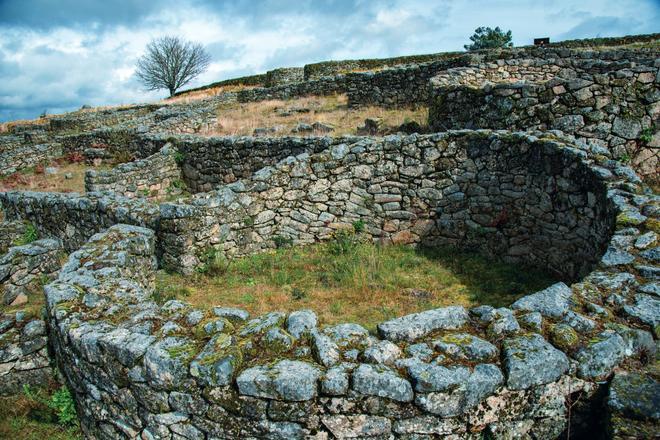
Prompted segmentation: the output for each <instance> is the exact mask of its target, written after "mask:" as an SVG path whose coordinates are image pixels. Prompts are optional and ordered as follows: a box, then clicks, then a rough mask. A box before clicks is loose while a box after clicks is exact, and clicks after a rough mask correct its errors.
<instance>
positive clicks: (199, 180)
mask: <svg viewBox="0 0 660 440" xmlns="http://www.w3.org/2000/svg"><path fill="white" fill-rule="evenodd" d="M168 139H169V140H171V141H172V142H173V143H174V144H175V145H176V148H177V149H178V151H179V152H180V153H181V156H182V159H181V168H182V171H183V177H184V180H185V182H186V184H187V186H188V188H189V189H190V191H191V192H194V193H196V192H206V191H210V190H212V189H215V188H217V187H219V186H221V185H223V184H226V183H231V182H235V181H236V180H238V179H242V178H248V177H250V176H252V174H253V173H255V172H256V171H258V170H259V169H261V168H263V167H264V166H269V165H274V164H276V163H277V162H279V161H280V160H282V159H284V158H285V157H288V156H296V155H298V154H301V153H306V152H307V153H313V152H320V151H323V150H325V149H327V148H328V147H329V146H330V145H332V144H335V143H340V142H341V141H337V140H335V139H333V138H329V137H328V138H318V137H313V138H311V137H310V138H299V137H289V138H252V137H210V138H201V137H193V136H175V137H171V138H168ZM150 140H151V141H152V142H153V143H154V144H158V143H159V142H163V137H159V138H157V137H152V138H150Z"/></svg>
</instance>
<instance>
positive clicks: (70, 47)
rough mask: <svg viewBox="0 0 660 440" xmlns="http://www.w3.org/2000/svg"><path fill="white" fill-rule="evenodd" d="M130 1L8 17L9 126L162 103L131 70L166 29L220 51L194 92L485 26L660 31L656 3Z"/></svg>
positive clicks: (429, 43) (592, 32)
mask: <svg viewBox="0 0 660 440" xmlns="http://www.w3.org/2000/svg"><path fill="white" fill-rule="evenodd" d="M10 1H13V2H14V3H13V4H12V7H13V9H11V13H12V15H11V16H12V17H14V16H16V15H17V14H18V15H19V16H20V14H19V12H21V11H22V10H23V9H24V12H25V13H26V14H28V13H42V15H44V17H49V15H48V14H46V13H47V12H49V11H43V10H42V9H43V8H41V9H40V10H39V11H37V10H30V8H31V6H30V4H31V1H33V2H34V1H38V0H31V1H24V3H20V2H18V0H10ZM75 1H76V0H68V3H72V2H73V3H75ZM85 1H86V2H87V3H90V4H92V3H93V4H94V5H97V4H96V3H94V2H91V0H85ZM104 1H105V0H104ZM87 3H86V5H87ZM124 3H126V2H124ZM17 5H18V6H17ZM35 5H36V3H35ZM127 5H129V6H130V7H132V8H133V9H131V10H130V11H131V13H129V12H127V11H125V10H122V11H119V12H121V14H119V12H118V13H117V17H110V15H109V12H108V10H109V9H108V8H107V7H105V6H103V5H102V4H101V2H98V5H97V6H98V7H90V8H89V10H90V11H95V13H94V14H92V15H90V17H89V19H88V20H87V21H85V17H84V16H83V15H81V14H77V15H75V20H73V19H72V20H68V15H67V14H62V13H59V12H58V11H50V12H52V14H51V15H52V16H53V17H55V18H53V19H52V20H50V21H52V23H53V24H52V25H50V21H49V20H44V22H45V24H44V23H36V24H33V25H32V27H27V26H28V25H27V24H26V23H30V21H29V20H28V19H26V18H23V19H19V18H20V17H19V18H16V20H15V21H14V22H11V21H9V20H3V19H2V18H0V120H3V119H4V120H6V119H12V118H19V117H30V116H36V115H38V114H39V113H40V112H41V111H42V110H43V109H48V110H49V111H51V112H52V111H55V110H56V109H60V110H61V109H74V108H78V107H80V106H81V105H83V104H90V105H109V104H119V103H129V102H143V101H147V100H154V99H157V98H158V97H162V96H164V93H159V92H145V91H144V90H142V89H141V86H140V84H139V83H138V82H137V81H136V79H135V77H134V75H133V72H134V66H135V62H136V60H137V58H138V57H139V56H140V55H141V54H142V52H143V51H144V48H145V46H146V44H147V43H148V42H149V41H150V40H151V39H152V38H154V37H158V36H162V35H166V34H169V35H172V34H176V35H182V36H183V37H185V38H187V39H190V40H194V41H199V42H202V43H203V44H205V45H206V46H207V47H208V48H209V50H210V51H211V54H212V56H213V62H212V64H211V65H210V67H209V69H208V71H207V72H206V73H204V74H203V75H201V76H200V77H199V78H198V79H197V80H196V81H194V82H193V83H192V84H191V86H195V85H202V84H206V83H209V82H214V81H218V80H221V79H226V78H228V77H232V76H237V75H244V74H250V73H259V72H263V71H265V70H267V69H271V68H275V67H284V66H293V65H298V66H300V65H303V64H305V63H309V62H315V61H322V60H327V59H345V58H360V57H386V56H394V55H404V54H414V53H432V52H440V51H448V50H462V46H463V44H465V43H467V42H468V36H469V35H470V34H471V33H472V32H473V31H474V29H475V28H476V27H478V26H481V25H486V26H496V25H499V26H500V27H502V28H503V29H511V30H512V31H513V36H514V42H515V44H516V45H523V44H529V43H530V42H531V39H532V38H534V37H538V36H549V37H550V38H551V39H552V40H557V39H559V38H577V37H579V38H583V37H587V36H597V35H600V36H609V35H612V34H632V33H640V32H654V31H655V32H657V31H659V30H660V29H658V25H657V23H659V22H660V5H658V3H657V1H654V0H598V1H597V0H583V1H582V2H580V3H576V2H571V1H568V0H564V1H560V0H548V1H544V2H540V1H537V0H524V1H513V0H489V1H486V0H482V1H474V0H472V1H469V0H452V1H450V0H437V1H423V0H375V1H371V0H370V1H367V0H334V1H330V0H327V1H324V2H321V1H314V2H311V1H305V0H298V1H291V2H284V1H283V0H280V1H275V0H271V1H269V2H266V1H259V0H252V1H250V2H242V3H239V2H235V3H226V2H225V3H215V2H214V3H211V2H209V3H207V4H204V3H203V2H201V1H200V0H183V1H177V2H176V3H174V2H173V1H172V0H154V3H153V4H152V5H150V6H149V7H145V6H144V4H141V3H140V4H138V3H127ZM163 5H165V6H163ZM174 5H176V7H175V6H174ZM2 7H3V6H2V3H0V15H2V11H3V10H2ZM32 7H33V8H35V9H36V7H35V6H32ZM21 8H23V9H21ZM51 8H53V9H54V8H55V7H51ZM17 11H18V12H17ZM56 12H57V13H56ZM90 14H91V13H90ZM131 14H133V15H131ZM6 16H7V17H9V14H7V15H6ZM67 20H68V21H67Z"/></svg>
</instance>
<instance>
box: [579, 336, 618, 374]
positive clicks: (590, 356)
mask: <svg viewBox="0 0 660 440" xmlns="http://www.w3.org/2000/svg"><path fill="white" fill-rule="evenodd" d="M625 356H626V342H625V341H624V340H623V338H622V337H621V336H619V335H618V334H617V333H615V332H613V331H604V332H602V333H601V334H599V335H598V337H597V338H596V340H595V341H592V342H590V343H589V344H588V345H587V346H586V347H585V348H583V349H582V350H580V351H579V352H578V354H577V356H576V357H575V358H576V360H577V361H578V362H579V365H578V376H579V377H581V378H583V379H603V378H605V377H606V376H608V375H609V374H610V372H611V371H612V369H613V368H614V367H616V366H617V365H618V364H619V363H621V361H623V359H624V358H625Z"/></svg>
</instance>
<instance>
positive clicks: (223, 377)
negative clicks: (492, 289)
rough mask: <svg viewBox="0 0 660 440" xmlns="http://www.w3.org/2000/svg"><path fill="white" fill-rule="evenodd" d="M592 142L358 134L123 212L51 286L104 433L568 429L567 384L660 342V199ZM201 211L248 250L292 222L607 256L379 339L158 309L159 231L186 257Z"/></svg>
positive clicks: (581, 258) (61, 336) (92, 415)
mask: <svg viewBox="0 0 660 440" xmlns="http://www.w3.org/2000/svg"><path fill="white" fill-rule="evenodd" d="M590 154H591V153H590V152H589V151H588V149H585V148H584V147H580V146H577V145H570V144H567V143H565V142H562V141H560V140H558V139H539V138H537V137H534V136H530V135H523V134H511V133H506V132H488V131H477V132H471V131H460V132H449V133H440V134H436V135H429V136H408V137H398V136H395V137H391V138H386V139H384V140H374V139H369V138H349V139H348V140H346V139H344V140H340V141H338V143H337V144H335V145H332V146H330V148H329V149H328V150H327V151H326V152H322V153H317V154H312V155H302V156H298V157H297V158H291V159H287V160H285V161H283V162H280V163H279V164H277V166H274V167H269V168H267V169H265V170H262V171H259V172H257V173H255V175H254V177H253V178H252V179H247V180H244V181H239V182H237V183H234V184H232V185H229V186H227V187H223V188H220V189H219V190H218V191H217V192H214V193H209V194H207V195H205V196H201V195H200V196H198V197H197V198H196V199H195V200H194V201H193V202H191V204H190V205H185V206H187V207H184V206H181V205H171V206H169V207H166V208H163V209H161V218H160V221H159V222H158V223H157V224H158V228H157V229H158V230H156V231H154V230H151V229H147V228H143V227H136V226H127V225H115V226H113V227H111V228H110V229H108V230H107V231H105V232H102V233H100V234H97V235H95V236H93V237H92V238H91V239H90V240H89V241H88V242H87V243H86V244H85V245H83V247H82V248H81V249H80V250H79V251H76V252H74V253H73V254H72V255H71V256H70V258H69V261H68V263H67V264H66V265H65V266H64V267H63V269H62V271H61V274H60V276H59V279H58V281H56V282H54V283H52V284H49V285H48V286H46V288H45V291H46V298H47V304H48V306H47V309H48V317H49V327H50V340H51V343H52V345H53V347H54V351H55V353H56V359H57V362H58V365H59V367H60V369H61V370H62V371H63V373H64V375H65V377H66V380H67V384H68V385H69V387H70V388H71V389H72V391H73V393H74V394H75V397H76V403H77V407H78V411H79V415H80V418H81V421H82V425H83V429H84V430H85V432H86V434H87V435H88V436H89V437H91V438H107V439H115V438H138V437H140V438H146V439H151V438H157V439H161V438H167V439H170V438H188V439H205V438H287V439H288V438H319V439H321V438H361V437H376V438H390V437H401V438H430V437H432V436H448V435H455V436H457V437H458V438H472V437H479V436H480V435H482V434H483V433H484V432H488V433H490V434H492V435H494V436H496V437H511V436H524V435H528V436H532V437H534V438H556V437H557V436H559V435H560V433H561V432H562V431H563V430H564V428H565V426H566V422H567V409H566V408H567V407H566V405H565V403H566V399H568V398H576V393H578V394H579V393H582V394H584V398H583V399H584V400H585V401H588V400H589V398H590V397H592V396H594V395H595V391H596V388H597V385H596V382H597V381H602V380H604V379H606V378H607V377H608V376H609V374H610V372H611V371H612V369H613V368H614V367H616V366H617V365H619V364H620V363H622V362H624V361H625V359H626V358H627V357H635V356H638V355H639V354H640V353H649V352H654V350H655V345H654V339H653V338H654V336H655V337H657V336H658V335H657V334H655V335H652V334H651V333H650V332H649V331H647V330H645V329H651V330H652V331H654V332H657V329H658V327H657V325H658V324H659V322H658V321H659V316H660V313H658V312H659V310H660V308H659V304H660V302H659V301H657V298H656V297H655V296H653V295H657V283H654V282H653V280H654V279H657V277H658V268H657V266H655V264H657V263H655V262H656V261H657V259H658V257H657V252H658V248H657V247H654V246H655V244H656V240H657V236H656V233H655V232H653V229H654V228H655V229H657V225H658V217H659V209H658V200H657V198H656V197H653V196H644V195H639V194H637V192H638V191H639V187H638V186H637V183H636V182H638V180H637V178H636V177H635V176H634V174H633V173H631V172H630V170H629V169H628V168H626V167H622V166H620V165H619V164H618V163H616V162H611V161H604V162H602V163H594V162H593V161H592V160H591V158H590ZM319 182H322V184H321V185H319ZM312 187H313V188H316V189H319V188H321V190H319V191H316V192H315V191H312ZM273 194H276V195H277V197H270V196H272V195H273ZM269 195H270V196H269ZM356 195H357V196H360V197H356ZM317 197H318V199H317V200H313V199H311V198H317ZM388 204H389V205H388ZM322 205H324V206H326V207H327V208H326V209H323V208H322ZM263 208H267V209H263ZM311 208H314V209H316V210H318V211H319V212H315V211H314V210H313V209H311ZM267 211H270V212H268V214H267V215H264V214H263V213H264V212H267ZM189 213H194V215H189ZM323 213H327V214H331V215H333V216H334V217H335V220H336V221H335V222H324V221H322V220H320V218H321V216H322V214H323ZM245 214H247V215H248V216H249V217H250V218H252V217H254V221H248V222H246V221H244V219H245V217H244V215H245ZM617 214H618V223H617ZM196 215H203V216H206V217H205V219H204V221H203V222H202V223H201V224H204V225H207V226H208V227H209V231H212V233H210V234H207V233H206V232H205V231H204V230H199V229H193V230H192V231H193V232H194V234H195V236H197V237H201V238H200V239H199V242H198V243H197V244H199V247H200V248H201V245H202V244H206V245H208V244H215V245H216V246H218V247H221V248H222V249H223V250H224V251H226V252H229V251H230V250H232V249H234V250H235V252H234V253H235V254H238V253H240V252H238V250H242V251H245V252H247V251H255V250H259V249H262V248H267V247H269V246H270V245H271V243H270V242H269V240H272V238H271V236H272V235H275V234H281V233H283V232H284V231H288V232H289V233H290V234H293V235H294V236H295V238H296V241H298V242H306V241H312V240H314V239H316V238H322V237H324V236H327V234H328V233H329V232H331V231H332V230H334V228H335V227H336V224H338V225H341V224H350V221H351V220H355V219H365V220H367V221H366V223H367V224H368V226H369V227H368V228H367V231H368V232H369V233H371V234H372V235H373V236H374V238H379V239H384V240H395V239H398V238H401V237H402V236H403V235H405V234H403V233H404V232H405V231H409V232H410V234H408V235H407V236H408V237H409V238H410V240H407V241H410V242H424V243H431V244H436V245H446V244H457V245H470V246H472V245H478V246H481V247H482V248H484V249H487V250H490V251H491V252H493V253H496V254H498V255H503V256H507V257H509V258H518V259H520V260H522V261H532V262H535V263H536V264H538V265H541V266H545V267H548V268H551V269H553V270H555V271H557V272H559V273H561V274H562V275H563V276H564V277H565V278H566V279H574V278H577V277H578V276H579V275H580V274H581V273H584V272H588V271H589V270H592V269H593V266H594V265H598V269H597V271H596V272H591V273H589V274H588V275H587V276H586V278H584V279H583V280H582V282H580V283H577V284H574V285H572V286H570V287H569V286H567V285H566V284H564V283H557V284H555V285H553V286H551V287H549V288H547V289H545V290H543V291H540V292H537V293H534V294H530V295H528V296H526V297H523V298H521V299H520V300H518V301H516V303H514V304H513V305H512V306H511V307H510V308H500V309H494V308H492V307H489V306H480V307H476V308H474V309H471V310H466V309H464V308H463V307H459V306H452V307H446V308H441V309H434V310H429V311H425V312H421V313H417V314H414V315H408V316H404V317H400V318H397V319H394V320H391V321H388V322H384V323H381V324H380V325H379V326H378V336H375V335H372V334H369V333H368V332H367V331H366V330H365V329H364V328H362V327H361V326H359V325H356V324H340V325H335V326H331V327H328V326H323V325H322V324H320V323H318V322H317V319H316V315H315V314H314V313H313V311H309V310H304V311H297V312H293V313H290V314H288V315H287V314H284V313H280V312H276V311H274V312H272V313H269V314H267V315H264V316H259V317H254V318H252V319H250V317H249V315H248V313H247V312H245V311H243V310H239V309H229V308H223V307H222V304H219V305H218V306H219V307H216V308H215V309H213V310H197V309H195V308H193V307H191V306H189V305H186V304H184V303H181V302H179V301H170V302H168V303H166V304H165V305H163V306H158V305H157V304H156V303H154V302H153V301H152V300H151V299H150V298H151V293H152V292H153V277H154V271H155V269H156V258H155V255H154V254H155V247H156V246H155V243H156V241H159V248H161V249H163V250H164V252H165V253H167V252H168V251H167V248H168V243H171V242H170V241H168V237H170V238H171V237H172V236H173V235H174V236H177V235H176V233H178V234H179V235H178V236H177V237H178V238H177V240H178V241H179V242H188V243H189V244H190V243H195V240H194V237H192V236H190V235H186V234H190V231H191V229H190V228H189V227H185V226H192V225H194V223H193V222H194V221H195V219H196V217H195V216H196ZM300 215H302V216H303V217H304V218H312V219H313V218H316V220H309V221H308V222H307V223H305V221H303V220H302V218H303V217H300ZM314 216H316V217H314ZM209 219H211V220H212V219H215V220H216V221H215V223H214V222H213V221H210V222H209V223H206V222H207V220H209ZM257 219H258V220H257ZM296 219H297V220H296ZM293 220H295V221H296V222H297V223H299V224H300V225H301V226H296V225H295V224H294V223H293V222H292V221H293ZM388 222H389V223H388ZM335 223H336V224H335ZM386 225H391V226H386ZM422 226H423V227H422ZM163 231H169V232H167V233H164V232H163ZM296 231H297V232H296ZM216 233H218V234H220V233H221V234H223V236H224V240H221V241H215V237H216V235H215V234H216ZM612 233H614V235H612ZM232 234H234V235H232ZM268 234H270V235H268ZM295 234H298V235H295ZM412 234H414V235H412ZM243 236H245V237H250V239H249V240H246V241H241V240H238V239H237V238H239V237H243ZM229 238H232V239H231V240H229ZM230 242H232V243H233V244H231V245H228V243H230ZM232 246H233V247H232ZM186 249H189V250H190V252H191V255H194V251H195V249H196V248H195V245H194V244H193V245H190V246H189V247H188V248H186ZM605 250H606V252H605ZM603 252H605V255H604V256H603V258H602V260H601V256H602V254H603ZM164 258H165V257H164ZM578 410H579V408H574V414H575V413H576V412H577V413H579V411H578Z"/></svg>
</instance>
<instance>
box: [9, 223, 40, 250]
mask: <svg viewBox="0 0 660 440" xmlns="http://www.w3.org/2000/svg"><path fill="white" fill-rule="evenodd" d="M38 238H39V231H37V228H36V227H35V226H34V225H33V224H32V223H29V224H28V225H27V226H26V228H25V231H24V232H23V235H21V236H20V237H19V238H18V239H17V240H16V241H15V242H14V245H15V246H23V245H26V244H30V243H32V242H33V241H37V239H38Z"/></svg>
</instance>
